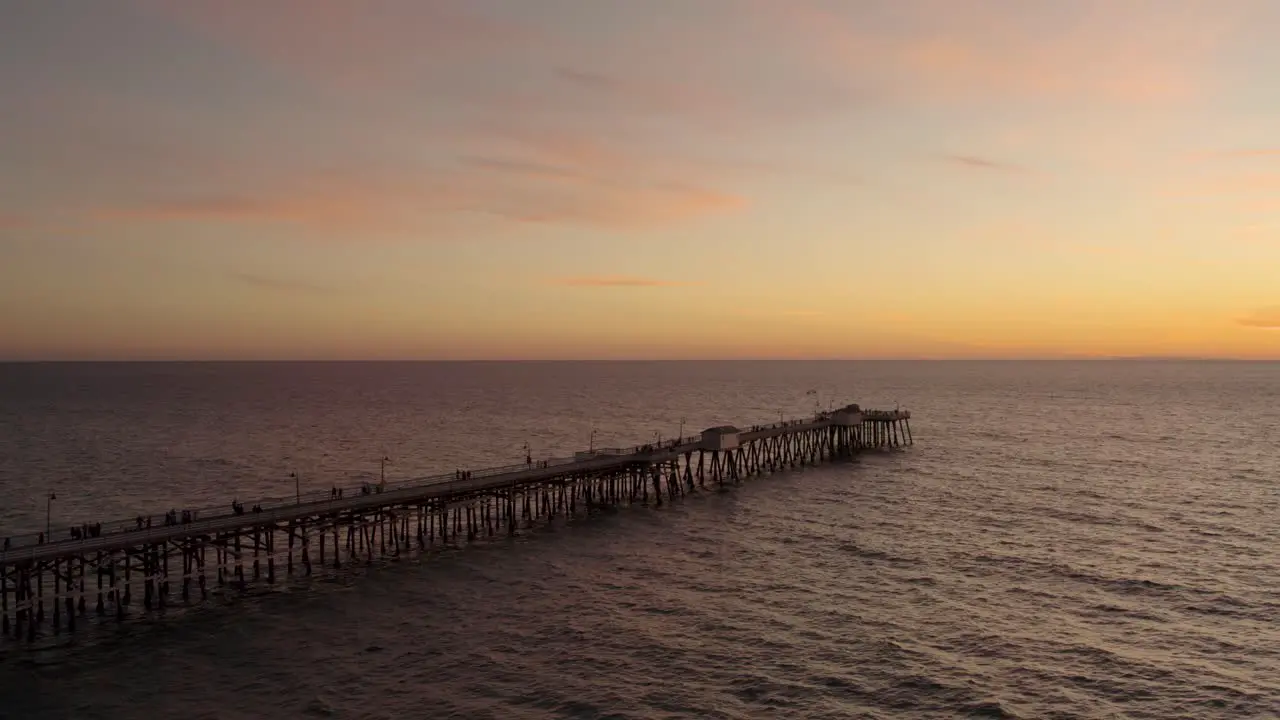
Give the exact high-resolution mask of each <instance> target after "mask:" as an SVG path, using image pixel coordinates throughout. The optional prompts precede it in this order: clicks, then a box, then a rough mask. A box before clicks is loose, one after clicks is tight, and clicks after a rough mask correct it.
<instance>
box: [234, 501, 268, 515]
mask: <svg viewBox="0 0 1280 720" xmlns="http://www.w3.org/2000/svg"><path fill="white" fill-rule="evenodd" d="M231 512H233V513H235V514H236V515H243V514H244V503H242V502H240V501H239V500H232V501H231ZM253 512H255V513H260V512H262V506H261V505H254V506H253Z"/></svg>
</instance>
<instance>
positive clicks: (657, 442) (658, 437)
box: [653, 430, 662, 447]
mask: <svg viewBox="0 0 1280 720" xmlns="http://www.w3.org/2000/svg"><path fill="white" fill-rule="evenodd" d="M653 439H654V443H653V446H654V447H662V433H661V432H658V431H657V430H655V431H654V432H653Z"/></svg>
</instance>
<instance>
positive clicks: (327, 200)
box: [93, 153, 746, 237]
mask: <svg viewBox="0 0 1280 720" xmlns="http://www.w3.org/2000/svg"><path fill="white" fill-rule="evenodd" d="M582 157H583V158H588V159H590V162H591V163H592V164H578V165H573V166H569V167H563V168H562V167H560V166H554V165H547V166H541V165H537V164H533V163H528V162H523V161H516V160H493V159H483V160H482V161H481V162H479V163H477V162H475V161H474V159H473V161H472V162H471V163H469V164H468V165H467V166H465V167H462V168H458V169H454V170H449V171H438V172H434V173H427V174H422V173H418V174H413V173H409V174H394V173H392V174H386V175H382V176H380V175H378V174H377V173H373V172H370V171H365V172H362V173H350V174H327V175H324V176H315V177H303V178H299V179H298V180H297V181H295V182H293V183H292V184H277V185H274V186H265V187H259V188H254V189H253V190H237V191H235V192H227V193H222V194H208V193H205V194H178V193H175V194H173V195H170V196H165V197H156V198H151V199H148V200H145V201H140V202H136V203H132V204H129V203H122V204H116V205H113V206H110V207H103V208H99V209H98V210H97V211H96V212H94V213H93V217H94V218H95V219H97V220H98V221H105V222H128V223H189V222H199V223H237V224H280V225H290V226H294V227H300V228H303V229H306V230H307V231H309V232H322V233H327V234H337V235H348V236H351V237H367V236H368V235H370V234H400V233H406V232H415V233H417V236H418V237H422V235H421V232H420V231H422V230H423V229H424V228H427V227H438V226H439V224H440V220H441V219H442V218H445V217H447V216H451V215H454V216H456V215H458V214H468V213H483V214H489V215H493V216H497V217H501V218H506V219H508V220H511V221H514V222H520V223H553V224H566V225H578V226H590V227H603V228H609V229H622V230H627V229H648V228H654V227H660V226H663V225H668V224H673V223H679V222H683V221H686V220H690V219H693V218H696V217H699V216H705V215H714V214H718V213H725V212H731V211H735V210H738V209H741V208H742V207H745V205H746V200H745V198H742V197H740V196H737V195H734V194H731V193H726V192H722V191H718V190H713V189H710V188H706V187H702V186H698V185H691V184H688V183H681V182H676V181H665V180H660V179H649V178H647V177H646V176H645V173H646V168H645V166H644V165H643V164H642V163H639V162H638V161H634V160H628V159H626V158H624V157H623V156H621V155H619V156H617V157H614V156H612V155H611V156H610V158H611V159H605V158H603V157H593V156H591V155H590V153H586V154H584V155H582ZM615 163H617V164H615ZM621 168H630V169H631V170H632V171H633V172H634V174H632V175H628V174H618V175H615V174H613V173H614V172H615V171H617V170H619V169H621ZM654 177H655V178H656V176H654Z"/></svg>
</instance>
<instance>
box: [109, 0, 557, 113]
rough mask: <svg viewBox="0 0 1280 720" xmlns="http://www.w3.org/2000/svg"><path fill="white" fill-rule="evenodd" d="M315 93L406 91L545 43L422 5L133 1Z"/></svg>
mask: <svg viewBox="0 0 1280 720" xmlns="http://www.w3.org/2000/svg"><path fill="white" fill-rule="evenodd" d="M134 2H136V3H137V4H138V5H140V6H141V7H143V8H145V9H147V10H148V11H150V12H152V13H154V14H156V15H158V16H161V17H167V18H170V19H172V20H174V21H177V22H181V23H183V24H185V25H187V26H189V27H192V28H195V29H196V30H197V31H199V32H203V33H204V34H206V35H207V36H209V37H211V38H213V39H215V40H217V41H220V42H222V43H225V44H227V45H229V46H232V47H234V48H235V49H237V50H239V51H241V52H244V53H248V54H250V55H252V56H254V57H257V58H259V59H261V60H263V61H265V62H268V63H271V64H272V65H274V66H276V67H277V68H280V69H283V70H284V71H286V72H289V73H292V74H294V75H295V76H297V77H301V78H306V79H307V80H309V81H311V82H312V83H314V84H315V85H316V86H320V87H336V88H342V89H343V90H346V91H353V90H354V91H357V92H360V93H368V92H370V91H376V90H379V89H390V88H395V87H403V83H406V82H412V81H413V80H414V79H415V78H416V79H419V80H420V79H421V77H422V76H423V75H425V74H430V73H433V72H434V73H439V72H443V71H444V69H445V68H446V67H448V63H449V61H458V60H462V59H474V58H476V57H480V56H482V55H483V54H484V53H485V52H487V51H491V50H493V49H495V48H512V47H516V46H527V45H530V44H537V43H540V42H543V38H541V37H539V36H537V35H536V34H534V33H531V32H530V30H529V28H528V27H525V26H523V25H520V24H516V23H511V22H505V21H502V20H499V19H497V18H493V17H489V16H486V15H484V14H482V13H479V12H476V11H475V10H474V9H473V8H472V7H471V6H470V4H469V3H463V2H456V1H453V0H419V1H418V2H408V3H380V4H378V6H377V8H376V9H374V8H370V7H366V6H364V5H361V4H358V3H350V2H345V1H344V0H255V1H254V2H236V1H232V2H227V1H224V0H184V2H178V3H174V2H166V1H165V0H134Z"/></svg>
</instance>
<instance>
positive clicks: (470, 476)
mask: <svg viewBox="0 0 1280 720" xmlns="http://www.w3.org/2000/svg"><path fill="white" fill-rule="evenodd" d="M872 412H873V411H864V413H865V414H866V416H867V419H881V418H879V417H873V415H872ZM882 414H886V416H887V415H893V414H895V413H894V412H889V413H882ZM827 417H829V414H828V413H821V412H820V413H816V414H815V415H813V416H810V417H805V418H794V417H793V418H788V419H784V420H781V421H778V422H767V423H760V424H753V425H748V426H744V427H741V428H740V429H741V430H742V431H743V432H762V431H770V430H777V429H783V428H788V427H795V426H798V425H805V424H809V423H813V422H821V421H822V420H825V419H826V418H827ZM701 442H702V435H701V434H700V433H699V434H697V435H689V436H686V437H682V438H672V439H664V440H662V442H661V444H659V443H656V442H655V443H642V444H639V445H634V446H631V447H627V448H593V449H591V450H587V451H584V452H583V454H584V455H587V457H585V458H579V457H577V454H575V455H574V456H572V457H564V458H545V459H542V460H534V461H532V462H524V463H515V464H511V465H500V466H496V467H488V468H482V469H478V470H470V471H466V470H457V471H455V472H450V473H439V474H435V475H421V476H415V477H410V478H405V479H402V480H395V481H387V482H386V483H385V484H380V483H377V482H369V481H366V482H363V483H361V484H360V485H355V486H346V485H336V484H335V485H333V486H332V489H340V490H341V491H342V495H341V498H336V497H334V496H333V495H332V494H331V493H332V489H331V490H319V491H308V492H306V493H302V494H301V495H293V496H283V497H267V498H261V499H259V500H257V501H256V502H252V503H246V504H242V507H245V506H246V505H247V507H248V509H245V510H243V512H241V513H236V512H235V511H233V510H232V509H231V502H227V503H226V504H223V505H218V506H213V507H202V508H180V509H176V511H177V513H178V517H179V520H178V522H176V523H171V524H169V525H166V524H165V518H166V514H164V513H161V514H159V515H156V514H152V513H145V514H141V513H140V514H138V515H135V516H133V517H130V518H125V519H117V520H109V521H103V522H95V523H92V524H93V525H95V526H97V527H98V528H99V529H100V534H99V535H97V536H90V535H89V534H88V533H82V534H81V536H80V537H78V538H75V537H71V536H70V535H69V533H70V528H72V527H79V526H78V525H67V524H65V523H64V524H60V525H59V526H58V527H57V528H54V529H51V531H50V537H42V536H43V535H44V533H41V532H30V533H23V534H19V535H13V536H9V537H8V538H7V541H8V542H7V544H6V545H7V546H6V547H3V548H0V549H3V550H4V551H7V552H12V551H14V550H20V549H26V548H30V549H32V550H34V549H35V548H36V547H39V546H41V545H47V544H58V545H63V546H66V545H75V544H81V543H89V542H92V541H94V540H95V539H96V538H97V537H102V536H106V535H111V534H116V533H121V532H127V533H131V534H134V535H135V536H141V537H143V538H145V537H147V536H149V535H150V534H151V533H156V534H167V533H169V532H170V528H172V527H175V526H182V525H187V524H203V523H206V522H209V521H217V520H224V519H226V518H231V517H252V516H254V515H257V514H262V515H267V514H270V513H272V512H273V511H280V510H287V509H292V508H297V507H300V506H310V507H313V508H316V509H318V510H323V509H324V506H325V505H327V504H333V505H335V506H338V505H340V504H342V503H343V502H344V501H348V500H351V499H354V498H357V497H360V496H361V495H362V494H363V493H364V490H365V488H368V493H369V495H370V496H373V495H379V494H383V493H389V492H396V491H402V490H408V489H419V490H427V489H431V488H435V487H439V486H447V485H449V484H450V483H455V482H465V481H469V480H476V479H480V478H486V477H493V476H496V475H505V474H509V473H515V472H520V471H524V470H535V469H540V468H553V467H562V466H565V465H572V464H575V463H583V462H589V461H592V460H596V459H600V458H604V457H609V456H614V457H631V456H643V455H646V454H648V453H652V452H660V451H670V450H673V449H675V448H680V447H686V446H696V445H698V444H700V443H701ZM689 449H692V448H689ZM460 473H462V474H460ZM254 507H259V508H261V513H255V512H254V511H253V508H254ZM183 512H190V513H191V514H192V515H191V522H190V523H184V522H182V521H181V517H182V513H183ZM139 518H141V520H142V524H141V527H139V523H138V520H139ZM265 520H266V518H264V521H265ZM148 523H150V524H148ZM55 538H57V539H55Z"/></svg>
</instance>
